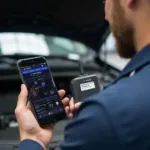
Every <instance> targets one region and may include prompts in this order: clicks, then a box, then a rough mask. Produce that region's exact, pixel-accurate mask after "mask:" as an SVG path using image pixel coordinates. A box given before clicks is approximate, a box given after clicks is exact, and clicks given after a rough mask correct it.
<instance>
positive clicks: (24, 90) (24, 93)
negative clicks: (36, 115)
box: [17, 84, 28, 107]
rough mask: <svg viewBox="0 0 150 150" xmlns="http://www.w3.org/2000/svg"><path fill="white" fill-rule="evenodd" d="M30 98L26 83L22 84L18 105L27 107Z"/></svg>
mask: <svg viewBox="0 0 150 150" xmlns="http://www.w3.org/2000/svg"><path fill="white" fill-rule="evenodd" d="M27 98H28V91H27V88H26V86H25V85H24V84H22V85H21V92H20V94H19V96H18V102H17V107H25V106H26V102H27Z"/></svg>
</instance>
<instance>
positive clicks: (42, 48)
mask: <svg viewBox="0 0 150 150" xmlns="http://www.w3.org/2000/svg"><path fill="white" fill-rule="evenodd" d="M89 51H91V49H90V48H88V47H87V46H86V45H84V44H82V43H80V42H77V41H72V40H70V39H67V38H62V37H56V36H48V35H43V34H34V33H0V54H1V55H14V54H27V55H30V54H31V55H44V56H49V55H68V54H76V55H80V56H84V55H87V54H88V52H89Z"/></svg>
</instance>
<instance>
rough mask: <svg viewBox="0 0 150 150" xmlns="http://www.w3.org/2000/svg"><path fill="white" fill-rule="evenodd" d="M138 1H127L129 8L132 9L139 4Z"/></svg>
mask: <svg viewBox="0 0 150 150" xmlns="http://www.w3.org/2000/svg"><path fill="white" fill-rule="evenodd" d="M137 1H138V0H127V7H128V8H132V7H134V5H135V4H136V3H137Z"/></svg>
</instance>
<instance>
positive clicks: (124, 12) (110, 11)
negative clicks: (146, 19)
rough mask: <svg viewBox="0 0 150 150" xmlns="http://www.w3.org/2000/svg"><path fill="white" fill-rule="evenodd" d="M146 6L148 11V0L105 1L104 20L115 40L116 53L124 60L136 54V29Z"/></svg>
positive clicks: (149, 1) (149, 2)
mask: <svg viewBox="0 0 150 150" xmlns="http://www.w3.org/2000/svg"><path fill="white" fill-rule="evenodd" d="M144 1H145V2H144ZM148 4H149V9H150V0H106V4H105V13H106V19H107V20H108V22H109V24H110V28H111V31H112V33H113V34H114V37H115V39H116V47H117V51H118V53H119V55H120V56H122V57H124V58H131V57H133V56H134V55H135V54H136V51H137V49H136V48H137V46H136V44H137V43H136V42H137V41H136V40H135V38H136V37H135V34H136V32H137V31H136V29H138V28H137V25H138V23H139V22H140V21H139V20H140V19H141V18H140V16H142V13H143V15H144V13H146V11H147V8H148V7H146V5H148ZM144 9H145V10H144ZM144 11H145V12H144ZM149 13H150V12H149ZM138 15H139V17H138ZM141 21H142V19H141Z"/></svg>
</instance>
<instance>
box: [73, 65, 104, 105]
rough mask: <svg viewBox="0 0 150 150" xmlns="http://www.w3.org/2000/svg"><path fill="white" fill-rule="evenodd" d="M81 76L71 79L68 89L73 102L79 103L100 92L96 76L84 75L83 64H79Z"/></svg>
mask: <svg viewBox="0 0 150 150" xmlns="http://www.w3.org/2000/svg"><path fill="white" fill-rule="evenodd" d="M80 72H81V75H80V76H78V77H76V78H74V79H72V80H71V83H70V88H71V92H72V96H73V98H74V100H75V102H81V101H83V100H84V99H85V98H87V97H89V96H92V95H94V94H96V93H98V92H100V90H101V85H100V80H99V78H98V76H97V75H96V74H91V75H88V74H84V69H83V64H82V63H81V62H80Z"/></svg>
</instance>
